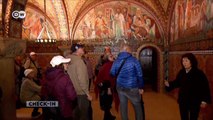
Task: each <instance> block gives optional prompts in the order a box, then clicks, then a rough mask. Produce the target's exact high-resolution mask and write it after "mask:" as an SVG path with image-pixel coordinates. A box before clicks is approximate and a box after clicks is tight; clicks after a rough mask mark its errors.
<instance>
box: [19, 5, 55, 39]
mask: <svg viewBox="0 0 213 120" xmlns="http://www.w3.org/2000/svg"><path fill="white" fill-rule="evenodd" d="M47 31H48V32H47ZM49 36H50V37H51V38H52V39H56V38H57V37H56V36H57V35H56V33H55V31H54V28H53V27H52V26H51V24H50V22H48V21H46V22H45V20H44V17H43V15H41V14H39V13H38V12H37V11H34V10H32V9H27V10H26V18H25V19H24V22H23V25H22V38H24V39H29V40H35V39H39V38H48V37H49Z"/></svg>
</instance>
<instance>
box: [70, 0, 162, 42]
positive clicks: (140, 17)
mask: <svg viewBox="0 0 213 120" xmlns="http://www.w3.org/2000/svg"><path fill="white" fill-rule="evenodd" d="M161 37H162V36H161V35H160V32H159V29H158V26H157V24H156V22H155V21H154V19H153V16H151V15H150V13H149V12H148V11H146V10H145V9H144V8H142V7H140V6H138V5H136V4H134V3H130V2H124V1H120V2H118V1H113V2H107V3H103V4H101V5H98V6H96V7H94V8H93V9H91V10H90V11H89V12H88V13H86V15H85V16H84V17H83V18H82V20H81V21H80V23H79V24H78V26H77V29H76V31H75V34H74V39H77V40H85V39H86V40H90V39H96V40H98V41H105V40H111V41H116V42H118V41H120V40H124V41H125V40H130V39H131V40H133V39H135V40H139V41H157V40H159V39H160V38H161Z"/></svg>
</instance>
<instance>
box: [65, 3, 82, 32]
mask: <svg viewBox="0 0 213 120" xmlns="http://www.w3.org/2000/svg"><path fill="white" fill-rule="evenodd" d="M85 1H86V0H64V2H65V6H66V9H67V14H68V22H69V28H70V35H71V34H72V27H73V24H74V21H75V19H76V16H77V14H78V12H79V10H80V9H81V7H82V5H83V4H84V3H85Z"/></svg>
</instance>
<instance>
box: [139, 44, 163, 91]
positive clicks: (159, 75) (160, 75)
mask: <svg viewBox="0 0 213 120" xmlns="http://www.w3.org/2000/svg"><path fill="white" fill-rule="evenodd" d="M146 47H150V48H153V49H154V50H155V52H156V53H157V59H156V60H157V81H156V82H157V92H163V80H164V79H163V78H164V65H163V51H162V49H161V48H160V47H159V46H157V45H155V44H151V43H147V44H143V45H141V46H140V47H139V48H138V49H137V53H136V57H137V58H138V59H139V58H140V52H141V51H142V50H143V49H144V48H146Z"/></svg>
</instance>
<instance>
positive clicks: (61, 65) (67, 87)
mask: <svg viewBox="0 0 213 120" xmlns="http://www.w3.org/2000/svg"><path fill="white" fill-rule="evenodd" d="M69 62H70V58H64V57H63V56H61V55H57V56H54V57H53V58H52V60H51V61H50V64H51V66H52V67H51V68H49V69H47V71H46V74H45V76H46V81H47V82H46V90H47V97H50V96H51V97H52V98H54V99H55V100H57V101H58V102H59V110H58V111H59V113H56V114H55V113H54V114H53V113H50V114H48V115H49V116H45V115H44V116H45V119H48V120H49V119H54V120H55V119H57V120H65V119H66V120H72V119H73V109H74V107H75V106H76V105H77V103H76V101H77V100H76V99H77V95H76V92H75V89H74V87H73V84H72V81H71V80H70V77H69V75H68V74H67V73H66V70H67V67H68V64H69Z"/></svg>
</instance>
